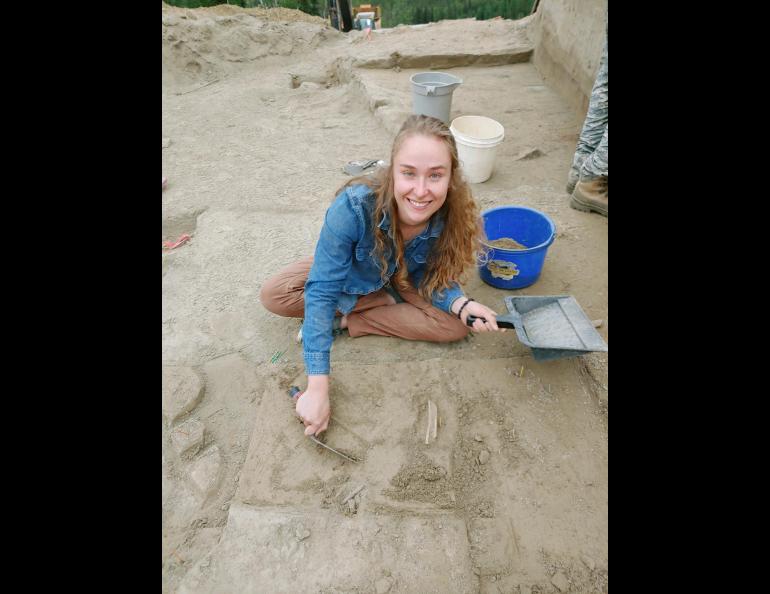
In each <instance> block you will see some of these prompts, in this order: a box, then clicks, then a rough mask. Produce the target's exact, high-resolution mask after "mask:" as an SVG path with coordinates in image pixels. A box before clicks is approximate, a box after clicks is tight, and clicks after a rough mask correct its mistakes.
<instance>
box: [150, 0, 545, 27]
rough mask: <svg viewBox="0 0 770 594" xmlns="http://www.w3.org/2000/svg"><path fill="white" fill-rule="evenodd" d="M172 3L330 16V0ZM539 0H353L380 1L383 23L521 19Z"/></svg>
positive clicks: (354, 3) (174, 3)
mask: <svg viewBox="0 0 770 594" xmlns="http://www.w3.org/2000/svg"><path fill="white" fill-rule="evenodd" d="M165 2H166V3H167V4H171V5H172V6H181V7H183V8H199V7H201V6H214V5H216V4H233V5H235V6H241V7H243V8H253V7H259V6H261V7H264V8H270V7H278V6H282V7H284V8H296V9H298V10H301V11H303V12H306V13H307V14H313V15H316V16H320V17H322V18H326V17H327V16H328V8H327V6H328V4H329V3H328V0H230V1H229V2H223V1H222V0H165ZM534 2H535V0H380V1H379V2H378V1H376V0H372V1H370V2H358V1H357V0H351V1H350V5H351V7H355V6H358V5H360V4H376V5H378V6H379V7H380V11H381V13H382V26H383V27H395V26H396V25H401V24H403V25H418V24H422V23H432V22H436V21H440V20H443V19H465V18H476V19H478V20H480V21H481V20H486V19H491V18H494V17H497V16H500V17H503V18H504V19H520V18H523V17H525V16H527V15H528V14H530V12H532V5H533V4H534Z"/></svg>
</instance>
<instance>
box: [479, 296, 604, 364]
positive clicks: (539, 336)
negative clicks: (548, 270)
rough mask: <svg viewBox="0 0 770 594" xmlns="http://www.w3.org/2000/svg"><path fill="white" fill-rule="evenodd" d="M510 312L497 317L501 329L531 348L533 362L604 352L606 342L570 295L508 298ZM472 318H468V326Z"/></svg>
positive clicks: (507, 305)
mask: <svg viewBox="0 0 770 594" xmlns="http://www.w3.org/2000/svg"><path fill="white" fill-rule="evenodd" d="M505 305H506V307H507V308H508V311H509V312H510V313H507V314H503V315H499V316H497V325H498V326H499V327H501V328H515V330H516V335H517V336H518V338H519V340H520V341H521V342H522V343H523V344H525V345H527V346H528V347H529V348H531V349H532V356H533V357H534V358H535V360H536V361H551V360H553V359H565V358H567V357H577V356H579V355H585V354H586V353H591V352H595V351H601V352H606V351H607V350H608V347H607V343H606V342H604V339H603V338H602V337H601V336H600V335H599V333H598V332H597V331H596V328H594V325H593V323H592V322H591V320H589V319H588V316H587V315H586V314H585V312H584V311H583V310H582V308H581V307H580V305H579V304H578V302H577V301H576V300H575V298H574V297H572V296H570V295H548V296H540V297H537V296H521V297H519V296H515V297H514V296H509V297H506V298H505ZM474 319H475V318H473V316H468V325H471V324H472V323H473V321H474Z"/></svg>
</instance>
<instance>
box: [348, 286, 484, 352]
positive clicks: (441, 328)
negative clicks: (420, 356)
mask: <svg viewBox="0 0 770 594" xmlns="http://www.w3.org/2000/svg"><path fill="white" fill-rule="evenodd" d="M398 292H399V294H400V295H401V297H402V298H403V300H404V303H395V304H393V305H380V306H375V307H369V308H367V309H365V310H359V309H358V304H356V309H354V310H353V311H352V312H351V313H350V314H348V316H347V328H348V332H349V333H350V336H351V337H354V338H355V337H358V336H365V335H367V334H377V335H380V336H396V337H398V338H404V339H406V340H425V341H429V342H453V341H456V340H460V339H462V338H464V337H465V336H467V335H468V332H470V328H469V327H468V326H466V325H465V324H463V323H462V322H461V321H460V320H459V319H457V317H456V316H453V315H451V314H448V313H446V312H444V311H442V310H440V309H438V308H436V307H433V305H431V304H430V303H429V302H427V301H426V300H425V299H423V298H422V297H421V296H420V295H419V294H418V293H417V291H416V290H415V289H414V288H411V287H410V289H409V290H405V291H404V290H401V289H399V291H398ZM386 296H387V297H388V298H389V299H390V300H393V298H392V297H391V296H390V295H387V294H386ZM362 299H363V298H362ZM360 301H361V300H359V302H360Z"/></svg>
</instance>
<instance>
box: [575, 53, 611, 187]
mask: <svg viewBox="0 0 770 594" xmlns="http://www.w3.org/2000/svg"><path fill="white" fill-rule="evenodd" d="M608 71H609V68H608V60H607V42H606V41H605V42H604V49H603V51H602V58H601V62H600V63H599V72H598V73H597V75H596V81H595V82H594V86H593V89H592V90H591V98H590V100H589V103H588V113H587V114H586V119H585V122H584V123H583V129H582V130H581V131H580V138H579V139H578V143H577V147H576V149H575V156H574V158H573V160H572V170H571V174H573V175H574V174H577V173H578V172H579V173H580V175H581V177H582V175H583V174H584V173H585V175H587V176H588V178H590V177H595V176H597V175H607V172H608V164H607V130H608V115H609V100H608V97H609V92H608ZM600 147H601V149H600ZM597 150H601V152H600V154H596V156H595V157H594V155H595V153H596V151H597ZM589 158H590V161H589V164H588V167H587V168H586V169H585V171H584V170H583V166H584V164H585V162H586V161H587V160H589Z"/></svg>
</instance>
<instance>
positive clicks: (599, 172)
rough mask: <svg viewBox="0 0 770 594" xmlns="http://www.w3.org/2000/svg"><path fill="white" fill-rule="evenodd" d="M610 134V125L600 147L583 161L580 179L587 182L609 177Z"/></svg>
mask: <svg viewBox="0 0 770 594" xmlns="http://www.w3.org/2000/svg"><path fill="white" fill-rule="evenodd" d="M609 133H610V125H609V124H607V126H606V127H605V128H604V134H602V139H601V140H600V141H599V146H597V147H596V150H594V152H593V153H591V154H590V155H588V156H587V157H586V159H585V161H583V165H582V167H581V168H580V179H581V180H582V181H587V180H590V179H596V178H597V177H602V176H604V177H609V171H610V167H609V157H608V148H607V143H608V140H607V136H608V135H609Z"/></svg>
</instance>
